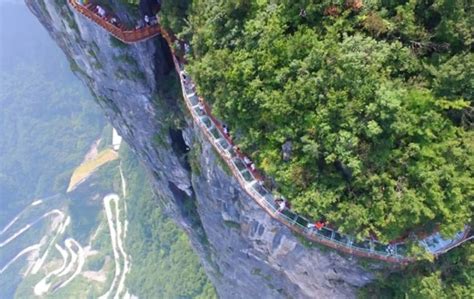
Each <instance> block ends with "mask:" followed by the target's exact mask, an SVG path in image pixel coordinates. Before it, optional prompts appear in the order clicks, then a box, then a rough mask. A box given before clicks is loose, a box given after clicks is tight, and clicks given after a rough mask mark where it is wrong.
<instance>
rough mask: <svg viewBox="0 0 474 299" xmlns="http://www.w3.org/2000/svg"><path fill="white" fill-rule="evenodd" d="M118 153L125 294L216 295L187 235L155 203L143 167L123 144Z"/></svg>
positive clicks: (198, 296)
mask: <svg viewBox="0 0 474 299" xmlns="http://www.w3.org/2000/svg"><path fill="white" fill-rule="evenodd" d="M120 155H121V157H122V161H123V162H122V163H123V164H122V167H123V171H124V174H125V177H126V180H127V186H128V191H127V192H128V196H127V198H128V199H127V200H128V201H129V206H128V215H127V218H128V221H129V229H128V233H127V241H126V242H127V243H126V246H127V250H129V252H130V254H131V256H132V258H133V261H132V262H133V266H132V268H131V272H130V273H129V274H128V275H127V286H129V288H130V291H131V293H133V294H135V295H137V296H139V297H140V298H183V299H184V298H196V299H200V298H202V299H212V298H216V294H215V290H214V288H213V286H212V285H211V283H210V281H209V280H208V279H207V277H206V274H205V273H204V270H203V269H202V266H201V264H200V262H199V259H198V257H197V256H196V254H195V253H194V252H193V250H192V249H191V246H190V245H189V239H188V238H187V236H186V235H185V234H184V232H182V231H181V230H180V229H179V228H178V227H177V226H176V224H175V223H174V222H173V221H172V220H171V219H170V218H169V217H167V216H166V215H165V213H164V211H163V209H162V207H160V206H159V205H158V204H157V202H158V200H157V199H156V198H155V195H154V194H153V192H152V188H151V185H150V183H149V182H148V179H147V177H146V174H145V171H144V170H143V167H142V166H141V165H140V164H139V163H138V160H137V159H136V158H135V157H134V156H133V154H132V153H131V151H130V150H129V149H128V148H126V147H125V149H124V150H121V153H120Z"/></svg>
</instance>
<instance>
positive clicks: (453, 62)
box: [161, 0, 474, 298]
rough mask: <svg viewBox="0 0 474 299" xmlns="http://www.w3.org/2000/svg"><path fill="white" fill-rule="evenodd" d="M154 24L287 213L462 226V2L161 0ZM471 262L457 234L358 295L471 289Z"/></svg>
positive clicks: (468, 185)
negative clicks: (178, 48)
mask: <svg viewBox="0 0 474 299" xmlns="http://www.w3.org/2000/svg"><path fill="white" fill-rule="evenodd" d="M161 22H162V25H163V26H165V27H167V28H169V29H171V30H172V31H173V32H175V33H177V34H178V36H179V37H180V38H182V39H184V40H187V41H189V42H190V45H191V53H189V55H188V56H187V60H188V61H189V64H190V65H189V67H188V70H189V71H190V73H191V75H192V77H193V78H194V80H195V82H196V84H197V88H198V92H199V94H201V95H202V96H203V97H204V98H205V99H206V100H207V101H208V102H210V103H211V105H212V108H213V110H214V113H215V114H216V115H217V116H218V117H219V118H220V119H222V120H224V121H225V122H226V123H227V124H228V125H229V127H230V129H231V133H232V135H233V138H234V140H235V141H236V143H237V144H238V145H239V146H240V148H242V149H243V150H244V151H245V152H246V153H248V154H249V156H250V157H251V158H252V160H254V161H255V163H256V164H257V166H258V168H259V169H262V170H263V171H264V172H265V174H266V175H267V176H268V177H271V178H273V179H274V180H275V181H276V186H277V187H276V190H274V192H279V193H281V194H282V195H284V196H286V197H287V198H288V199H289V200H290V202H291V204H292V207H293V209H294V210H296V211H297V212H299V213H301V214H303V215H306V216H308V217H311V218H313V219H320V218H326V219H327V220H328V221H329V222H330V223H332V224H333V225H335V226H336V227H338V228H339V229H340V230H341V231H343V232H347V233H351V234H355V235H357V236H358V237H369V236H371V237H377V238H378V239H379V240H381V241H389V240H392V239H394V238H397V237H399V236H402V235H407V234H408V233H410V232H414V231H415V232H417V231H419V232H431V231H433V229H435V228H439V229H440V231H441V233H442V234H444V235H446V236H450V235H452V234H453V233H454V232H456V231H459V230H461V229H463V226H464V225H465V224H472V209H473V202H474V201H473V199H474V179H473V168H474V135H473V134H474V133H473V127H474V125H473V120H474V115H473V112H474V109H473V98H474V94H473V92H474V88H473V87H474V55H473V53H472V47H473V42H474V7H473V4H472V1H469V0H373V1H368V0H321V1H307V0H296V1H295V0H280V1H278V0H274V1H270V0H229V1H217V0H194V1H191V0H180V1H174V2H173V3H171V2H169V1H165V2H164V4H163V7H162V11H161ZM283 145H286V146H288V145H290V148H291V150H290V156H289V158H286V159H284V158H283V154H282V147H283ZM473 260H474V252H473V245H472V244H467V245H465V246H463V247H461V248H457V249H456V250H453V251H452V252H449V253H448V254H446V255H444V256H442V257H440V258H439V259H438V260H436V261H435V262H429V261H423V262H420V263H416V264H414V265H412V266H410V267H407V268H404V269H403V270H402V271H395V272H394V273H391V274H390V273H389V274H387V273H384V274H381V275H380V277H379V278H378V280H377V281H376V282H375V283H374V284H371V285H369V286H368V287H366V288H364V289H363V290H362V291H361V297H362V298H369V297H370V298H448V297H454V298H472V294H474V289H473V286H474V281H473V277H474V267H473Z"/></svg>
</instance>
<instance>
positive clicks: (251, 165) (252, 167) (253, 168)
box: [250, 163, 256, 171]
mask: <svg viewBox="0 0 474 299" xmlns="http://www.w3.org/2000/svg"><path fill="white" fill-rule="evenodd" d="M255 169H256V168H255V163H252V164H250V170H252V171H255Z"/></svg>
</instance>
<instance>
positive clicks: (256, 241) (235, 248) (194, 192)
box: [25, 0, 373, 298]
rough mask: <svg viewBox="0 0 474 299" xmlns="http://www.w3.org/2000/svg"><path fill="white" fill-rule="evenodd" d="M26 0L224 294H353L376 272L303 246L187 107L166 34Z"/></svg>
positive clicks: (49, 1) (55, 1)
mask: <svg viewBox="0 0 474 299" xmlns="http://www.w3.org/2000/svg"><path fill="white" fill-rule="evenodd" d="M25 1H26V3H27V4H28V6H29V7H30V9H31V10H32V11H33V12H34V14H35V15H36V16H37V17H38V18H39V20H40V21H41V23H42V24H43V25H44V26H45V27H46V28H47V29H48V31H49V32H50V34H51V36H52V37H53V39H54V40H55V41H56V42H57V43H58V45H59V46H60V47H61V48H62V49H63V50H64V52H65V53H66V55H67V56H68V58H69V59H70V61H71V67H72V68H73V70H75V72H76V74H77V75H78V77H79V78H80V79H81V80H82V81H84V83H85V84H87V85H88V86H89V87H90V89H91V91H92V92H93V94H95V96H96V100H97V102H98V104H99V105H100V106H101V107H102V108H103V110H104V113H105V115H106V117H107V118H108V120H109V121H110V122H111V123H112V125H113V126H114V127H115V128H116V129H117V131H118V132H119V134H120V135H122V136H123V138H124V140H125V141H126V142H127V143H128V144H129V145H130V146H131V148H132V149H133V151H134V152H135V153H136V154H137V155H138V156H139V157H140V159H141V161H142V162H143V164H144V165H145V166H146V168H147V169H148V171H149V173H150V177H151V181H152V184H153V187H154V190H155V194H156V196H157V199H159V202H160V203H161V204H163V205H164V206H165V207H166V210H167V211H168V213H169V214H170V215H171V216H172V217H173V218H174V219H175V221H176V222H177V223H178V224H179V225H180V226H181V227H182V228H183V229H184V230H185V231H186V232H187V234H188V235H189V237H190V240H191V242H192V245H193V248H194V249H195V251H196V252H197V254H198V255H199V257H200V258H201V261H202V264H203V265H204V268H205V270H206V272H207V274H208V275H209V277H210V279H211V280H212V282H213V284H214V285H215V287H216V289H217V291H218V294H219V296H220V297H221V298H353V297H355V296H356V291H357V288H358V287H360V286H363V285H365V284H366V283H368V282H369V281H371V279H373V277H372V274H370V272H367V271H366V270H364V269H363V268H361V267H360V266H359V265H358V263H357V261H356V260H355V258H348V257H347V256H341V255H340V254H338V253H337V252H335V251H331V250H329V249H327V250H324V249H321V248H320V247H317V246H311V247H308V246H307V245H304V244H302V242H301V239H300V238H299V237H296V236H295V235H294V234H293V233H292V232H291V231H289V230H288V229H287V228H286V227H285V226H283V225H281V224H280V223H278V222H277V221H275V220H273V219H271V218H270V217H269V216H268V215H267V214H266V213H265V212H263V211H262V209H260V208H259V206H258V205H257V204H256V203H254V202H253V200H252V199H251V198H250V197H249V196H247V195H246V193H245V192H244V191H243V190H242V189H241V188H240V186H239V185H238V183H237V181H236V180H235V179H234V178H233V177H232V176H230V175H229V174H228V172H227V171H226V167H223V166H222V161H221V160H220V158H219V157H217V156H216V154H215V152H214V150H213V149H212V147H211V145H210V144H209V143H208V142H207V141H206V139H205V137H204V135H203V134H202V133H201V132H200V131H199V129H198V127H197V126H195V125H194V124H193V122H192V119H191V118H190V117H189V114H188V112H187V111H185V110H184V109H185V108H184V105H183V102H182V99H181V97H180V95H179V93H177V91H176V84H177V81H176V74H174V70H173V69H172V65H171V61H170V57H169V49H168V48H167V46H166V43H165V42H164V41H163V40H161V39H160V38H155V39H153V40H150V41H146V42H142V43H138V44H134V45H128V46H125V45H121V44H120V43H117V42H116V41H115V42H114V41H113V39H112V38H111V37H110V36H109V34H107V33H106V32H105V31H104V30H103V29H102V28H100V27H98V26H96V25H95V24H93V23H91V21H89V20H88V19H86V18H84V17H83V16H81V15H79V14H76V13H74V12H73V11H72V10H71V9H70V8H69V7H68V5H67V4H66V1H65V0H62V1H60V0H25ZM62 2H64V3H63V4H61V3H62ZM110 2H111V3H112V6H115V7H116V9H117V10H118V12H119V13H120V14H121V15H123V14H125V11H124V10H123V8H121V7H120V4H119V1H110ZM173 85H174V86H175V88H173V87H172V86H173ZM170 132H174V134H171V133H170ZM181 132H182V135H183V138H184V140H185V141H186V143H187V144H188V145H189V146H190V147H191V152H190V153H188V154H185V153H184V152H183V150H182V144H181V146H180V142H179V141H180V140H179V138H177V137H176V136H178V137H179V135H180V134H181ZM181 141H182V140H181ZM190 165H191V166H192V167H190Z"/></svg>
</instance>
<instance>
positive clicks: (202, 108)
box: [198, 99, 206, 114]
mask: <svg viewBox="0 0 474 299" xmlns="http://www.w3.org/2000/svg"><path fill="white" fill-rule="evenodd" d="M198 108H199V111H200V112H201V114H206V109H205V107H204V104H203V103H202V102H201V99H199V103H198Z"/></svg>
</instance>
